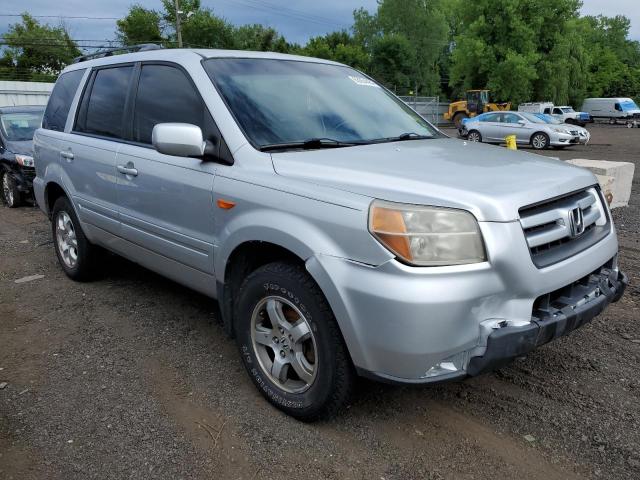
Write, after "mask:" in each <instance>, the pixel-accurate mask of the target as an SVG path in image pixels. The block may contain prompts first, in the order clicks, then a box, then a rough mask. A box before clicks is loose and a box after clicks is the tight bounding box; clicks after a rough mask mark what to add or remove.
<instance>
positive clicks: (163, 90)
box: [34, 49, 627, 420]
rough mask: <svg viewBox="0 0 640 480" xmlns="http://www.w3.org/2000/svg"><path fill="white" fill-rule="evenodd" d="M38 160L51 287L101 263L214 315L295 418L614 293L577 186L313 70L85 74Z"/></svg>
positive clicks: (561, 320) (144, 54)
mask: <svg viewBox="0 0 640 480" xmlns="http://www.w3.org/2000/svg"><path fill="white" fill-rule="evenodd" d="M34 148H35V153H34V155H35V167H36V178H35V180H34V190H35V196H36V198H37V202H38V205H40V207H41V208H42V210H43V211H44V212H45V213H46V214H47V215H48V216H49V217H50V219H51V228H52V235H53V238H54V242H53V243H54V248H55V253H56V255H57V257H58V260H59V262H60V265H61V267H62V269H63V270H64V272H65V273H66V274H67V275H68V276H69V277H70V278H72V279H74V280H86V279H88V278H90V277H91V275H92V274H94V273H95V272H96V271H97V270H99V269H100V264H99V262H97V261H96V260H97V258H99V257H98V255H97V253H98V251H97V250H98V249H99V248H103V249H107V250H109V251H111V252H114V253H116V254H118V255H121V256H123V257H126V258H128V259H130V260H132V261H133V262H136V263H138V264H140V265H142V266H144V267H146V268H148V269H150V270H153V271H155V272H158V273H160V274H162V275H164V276H166V277H168V278H170V279H173V280H174V281H176V282H179V283H181V284H184V285H186V286H188V287H191V288H192V289H193V290H195V291H198V292H202V293H204V294H205V295H208V296H210V297H212V298H215V299H217V301H218V303H219V306H220V311H221V315H220V316H221V321H222V324H223V326H224V330H225V331H226V333H227V334H229V335H230V336H231V337H234V338H235V339H236V342H237V345H238V349H239V352H240V356H241V357H242V361H243V362H244V365H245V367H246V370H247V372H248V374H249V377H250V378H251V380H252V381H253V383H254V384H255V385H256V387H257V388H258V390H259V391H260V392H261V393H262V394H263V395H264V396H265V398H266V399H267V400H268V401H269V402H271V403H272V404H273V405H275V406H276V407H278V408H279V409H281V410H283V411H285V412H287V413H288V414H290V415H293V416H294V417H296V418H299V419H302V420H313V419H317V418H320V417H326V416H328V415H331V414H333V413H334V412H336V411H337V410H338V409H339V408H340V407H341V406H343V405H344V403H345V402H346V401H347V399H348V398H349V394H350V392H351V391H352V389H353V386H354V383H355V379H356V377H357V376H358V375H360V376H363V377H368V378H371V379H376V380H381V381H385V382H392V383H401V384H421V383H431V382H440V381H444V380H452V379H463V378H465V377H468V376H475V375H478V374H480V373H482V372H486V371H489V370H491V369H495V368H498V367H500V366H502V365H504V364H505V363H507V362H509V361H510V360H511V359H513V358H515V357H519V356H523V355H525V354H527V353H528V352H529V351H531V350H533V349H534V348H536V347H538V346H540V345H543V344H545V343H547V342H549V341H551V340H553V339H555V338H557V337H560V336H562V335H566V334H568V333H569V332H572V331H573V330H575V329H577V328H579V327H581V326H582V325H584V324H585V323H587V322H589V321H590V320H591V319H592V318H593V317H595V316H596V315H598V314H599V313H601V312H602V311H603V309H604V308H605V307H606V306H607V305H608V304H610V303H611V302H615V301H617V300H618V299H619V298H620V297H621V295H622V294H623V291H624V289H625V285H626V283H627V280H626V277H625V275H624V274H623V273H622V272H621V271H620V269H619V266H618V243H617V239H616V233H615V230H614V225H613V221H612V219H611V215H610V212H609V209H608V205H607V203H606V201H605V200H604V199H603V195H602V192H601V190H600V188H599V187H598V183H597V181H596V178H595V177H594V175H592V174H591V173H590V172H589V171H587V170H584V169H582V168H578V167H575V166H572V165H568V164H566V163H563V162H560V161H557V160H553V159H547V158H543V157H540V156H537V155H534V154H532V153H522V152H513V151H508V150H505V149H501V148H499V147H495V146H490V145H484V144H477V143H474V142H465V141H462V140H458V139H452V138H448V137H447V136H446V135H444V134H443V133H442V132H440V131H439V130H438V129H437V128H436V127H434V126H433V125H431V124H430V123H429V122H427V121H426V120H425V119H423V118H422V117H421V116H420V115H418V114H417V113H415V112H414V111H413V110H411V109H410V108H409V107H407V106H406V105H405V104H404V103H402V102H401V101H400V100H399V99H398V98H397V97H395V96H394V95H393V94H392V93H390V92H389V91H388V90H387V89H385V88H384V87H383V86H381V85H380V84H378V83H377V82H376V81H375V80H373V79H372V78H370V77H368V76H367V75H365V74H363V73H361V72H359V71H356V70H354V69H352V68H350V67H348V66H345V65H341V64H339V63H335V62H331V61H327V60H321V59H315V58H307V57H298V56H290V55H283V54H277V53H257V52H244V51H243V52H238V51H222V50H197V49H196V50H191V49H177V50H162V49H154V50H145V51H136V52H132V53H124V54H119V55H106V54H102V55H101V56H95V58H84V59H81V61H78V62H77V63H74V64H72V65H70V66H68V67H67V68H65V70H64V71H63V72H62V74H61V75H60V77H59V79H58V81H57V83H56V85H55V88H54V89H53V92H52V95H51V98H50V100H49V104H48V106H47V108H46V111H45V114H44V119H43V123H42V128H41V129H39V130H37V132H36V135H35V141H34Z"/></svg>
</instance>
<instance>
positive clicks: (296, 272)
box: [234, 262, 355, 421]
mask: <svg viewBox="0 0 640 480" xmlns="http://www.w3.org/2000/svg"><path fill="white" fill-rule="evenodd" d="M234 318H235V319H236V320H235V322H236V324H235V332H236V338H237V343H238V347H239V349H240V354H241V356H242V360H243V362H244V365H245V367H246V369H247V372H248V373H249V376H250V377H251V380H252V381H253V383H254V384H255V385H256V387H257V388H258V390H260V393H262V395H263V396H264V397H265V398H266V399H267V400H268V401H269V402H270V403H272V404H273V405H274V406H275V407H277V408H279V409H280V410H282V411H283V412H285V413H287V414H289V415H291V416H293V417H295V418H298V419H300V420H303V421H313V420H317V419H319V418H327V417H330V416H332V415H333V414H335V412H336V411H337V410H338V409H339V408H340V407H341V406H343V405H344V404H345V402H346V401H347V400H348V398H349V395H350V392H351V389H352V386H353V383H354V380H355V373H354V369H353V366H352V364H351V360H350V358H349V354H348V351H347V347H346V345H345V343H344V340H343V339H342V335H341V333H340V329H339V328H338V324H337V322H336V319H335V317H334V316H333V313H332V311H331V308H330V307H329V304H328V303H327V300H326V299H325V297H324V295H323V294H322V292H321V290H320V288H319V287H318V286H317V285H316V283H315V282H314V280H313V279H312V278H311V277H310V276H309V274H308V273H307V272H306V271H305V270H304V268H302V267H300V266H298V265H295V264H291V263H284V262H274V263H270V264H267V265H264V266H262V267H260V268H258V269H257V270H256V271H254V272H253V273H251V274H250V275H249V276H248V277H247V278H246V279H245V280H244V282H243V284H242V286H241V288H240V294H239V296H238V299H237V301H236V303H235V316H234Z"/></svg>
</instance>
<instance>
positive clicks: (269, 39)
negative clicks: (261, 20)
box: [233, 24, 291, 53]
mask: <svg viewBox="0 0 640 480" xmlns="http://www.w3.org/2000/svg"><path fill="white" fill-rule="evenodd" d="M233 36H234V48H237V49H238V50H256V51H259V52H280V53H287V52H289V51H290V50H291V46H290V45H289V43H288V42H287V41H286V40H285V38H284V37H283V36H282V35H280V34H279V33H278V32H277V31H276V30H274V29H273V28H271V27H264V26H262V25H259V24H254V25H242V26H240V27H238V28H236V29H235V31H234V32H233Z"/></svg>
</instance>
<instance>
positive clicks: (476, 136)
mask: <svg viewBox="0 0 640 480" xmlns="http://www.w3.org/2000/svg"><path fill="white" fill-rule="evenodd" d="M467 140H468V141H470V142H477V143H481V142H482V135H481V134H480V132H479V131H478V130H471V131H470V132H469V134H468V135H467Z"/></svg>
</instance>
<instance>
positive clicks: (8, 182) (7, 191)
mask: <svg viewBox="0 0 640 480" xmlns="http://www.w3.org/2000/svg"><path fill="white" fill-rule="evenodd" d="M1 168H2V167H0V169H1ZM0 185H1V187H0V188H2V201H3V202H4V204H5V205H6V206H7V207H9V208H16V207H19V206H20V205H22V194H21V193H20V190H18V185H16V180H15V178H13V175H11V172H9V171H8V170H4V171H0Z"/></svg>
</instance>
